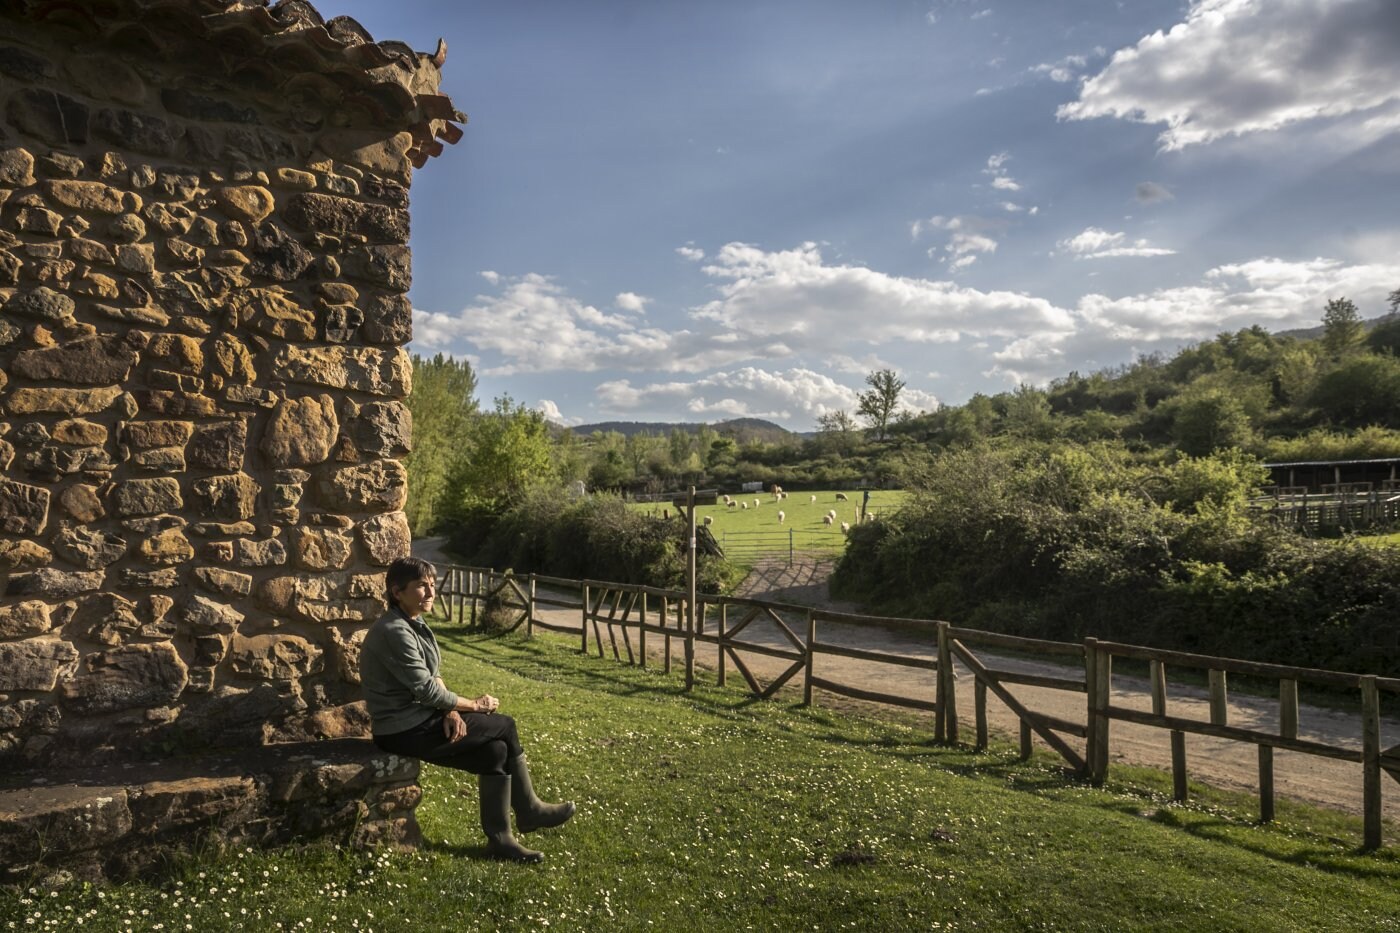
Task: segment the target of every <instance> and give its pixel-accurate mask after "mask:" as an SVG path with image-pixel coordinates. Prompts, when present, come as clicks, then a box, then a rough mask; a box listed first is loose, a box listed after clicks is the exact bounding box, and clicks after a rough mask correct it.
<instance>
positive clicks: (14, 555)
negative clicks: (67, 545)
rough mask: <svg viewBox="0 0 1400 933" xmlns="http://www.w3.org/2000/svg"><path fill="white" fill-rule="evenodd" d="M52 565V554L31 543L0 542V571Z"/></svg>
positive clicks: (42, 547)
mask: <svg viewBox="0 0 1400 933" xmlns="http://www.w3.org/2000/svg"><path fill="white" fill-rule="evenodd" d="M51 563H53V553H52V552H51V551H49V549H48V548H46V547H44V546H43V545H42V544H36V543H34V542H33V541H0V569H5V570H29V569H32V568H35V567H47V566H48V565H49V564H51Z"/></svg>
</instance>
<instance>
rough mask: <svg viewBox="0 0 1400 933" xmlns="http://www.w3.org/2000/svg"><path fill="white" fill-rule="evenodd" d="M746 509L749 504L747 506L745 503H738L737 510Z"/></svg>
mask: <svg viewBox="0 0 1400 933" xmlns="http://www.w3.org/2000/svg"><path fill="white" fill-rule="evenodd" d="M748 507H749V504H748V503H747V502H740V503H739V508H741V509H747V508H748Z"/></svg>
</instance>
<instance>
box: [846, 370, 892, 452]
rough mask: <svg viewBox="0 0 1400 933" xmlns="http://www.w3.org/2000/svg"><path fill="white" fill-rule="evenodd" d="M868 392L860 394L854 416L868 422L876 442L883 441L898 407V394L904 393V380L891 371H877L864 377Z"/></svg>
mask: <svg viewBox="0 0 1400 933" xmlns="http://www.w3.org/2000/svg"><path fill="white" fill-rule="evenodd" d="M865 384H866V385H868V386H870V391H868V392H862V393H860V396H859V398H860V403H859V405H858V406H857V407H856V414H858V415H860V416H861V417H863V418H865V420H867V421H869V422H870V426H871V427H872V428H874V429H875V438H876V440H884V439H885V431H886V429H887V428H888V427H889V424H890V418H891V417H892V416H893V415H894V412H895V409H896V408H898V407H899V393H900V392H903V391H904V380H903V379H900V378H899V376H897V375H896V374H895V371H894V370H892V369H878V370H876V371H875V372H873V373H870V374H869V375H868V376H866V377H865Z"/></svg>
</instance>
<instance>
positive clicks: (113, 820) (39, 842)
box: [0, 784, 131, 866]
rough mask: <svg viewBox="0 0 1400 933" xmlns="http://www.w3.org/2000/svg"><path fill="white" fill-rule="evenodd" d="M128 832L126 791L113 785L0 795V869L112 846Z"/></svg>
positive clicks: (63, 787) (128, 820) (33, 789)
mask: <svg viewBox="0 0 1400 933" xmlns="http://www.w3.org/2000/svg"><path fill="white" fill-rule="evenodd" d="M130 831H131V811H130V809H129V808H128V806H127V793H126V789H125V788H123V787H121V786H119V785H117V786H111V787H100V786H98V787H94V786H91V785H88V786H81V785H73V784H69V785H63V786H60V787H36V788H30V789H27V791H26V792H25V793H22V794H21V793H18V792H14V791H11V792H8V793H5V794H3V795H0V864H5V865H11V866H22V865H27V864H33V863H35V862H37V861H38V860H39V859H40V858H42V857H43V856H45V855H47V854H51V853H54V852H62V853H65V854H69V855H70V857H71V854H72V853H77V852H88V851H92V850H95V849H101V848H103V847H106V846H112V845H115V844H116V843H117V842H118V841H120V840H121V839H122V838H123V837H124V836H126V834H127V833H129V832H130Z"/></svg>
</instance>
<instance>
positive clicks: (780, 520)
mask: <svg viewBox="0 0 1400 933" xmlns="http://www.w3.org/2000/svg"><path fill="white" fill-rule="evenodd" d="M785 518H787V515H786V513H784V512H782V511H779V512H778V524H779V525H781V524H782V523H783V519H785Z"/></svg>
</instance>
